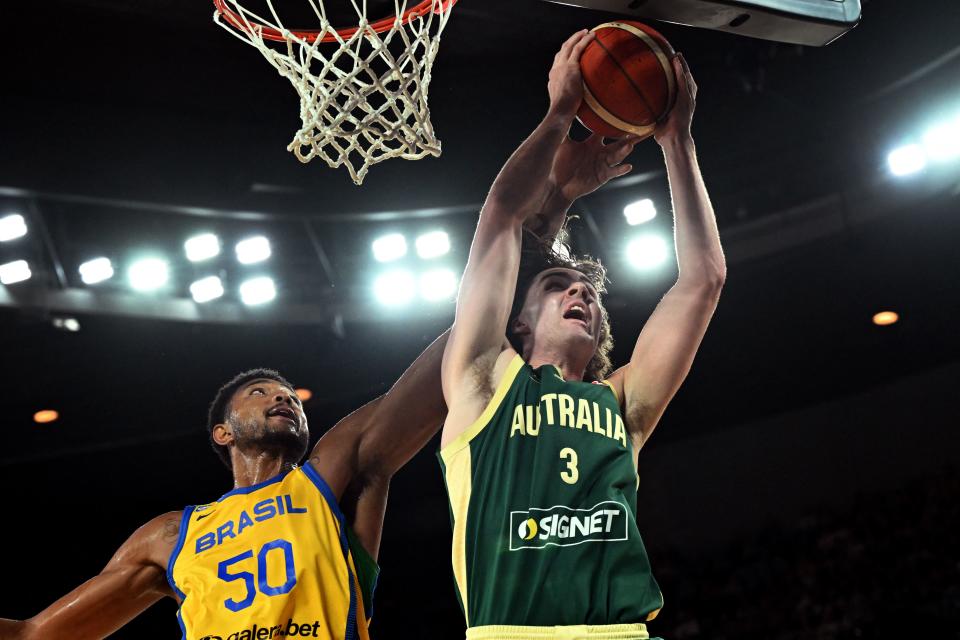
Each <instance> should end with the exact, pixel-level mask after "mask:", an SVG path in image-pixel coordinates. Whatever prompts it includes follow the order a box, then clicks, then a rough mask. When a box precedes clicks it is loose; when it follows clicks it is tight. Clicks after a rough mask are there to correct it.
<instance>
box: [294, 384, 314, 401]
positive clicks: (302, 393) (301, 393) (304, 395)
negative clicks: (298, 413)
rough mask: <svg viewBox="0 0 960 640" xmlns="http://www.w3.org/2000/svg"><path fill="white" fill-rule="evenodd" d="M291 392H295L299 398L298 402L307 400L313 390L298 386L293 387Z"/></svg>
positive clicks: (311, 395)
mask: <svg viewBox="0 0 960 640" xmlns="http://www.w3.org/2000/svg"><path fill="white" fill-rule="evenodd" d="M293 392H294V393H295V394H297V397H298V398H300V402H307V401H308V400H310V398H312V397H313V391H310V389H307V388H305V387H300V388H299V389H294V390H293Z"/></svg>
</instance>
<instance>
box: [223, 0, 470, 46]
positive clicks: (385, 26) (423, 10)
mask: <svg viewBox="0 0 960 640" xmlns="http://www.w3.org/2000/svg"><path fill="white" fill-rule="evenodd" d="M456 3H457V0H443V2H441V4H440V6H439V7H438V8H437V9H436V13H443V12H445V11H447V10H449V9H450V7H452V6H453V5H455V4H456ZM433 4H434V0H423V2H421V3H420V4H418V5H417V6H415V7H413V8H412V9H407V10H406V11H405V12H404V13H403V15H401V16H400V22H401V23H402V24H407V23H409V22H412V21H414V20H416V19H417V18H419V17H420V16H423V15H426V14H428V13H430V11H432V10H433V9H432V7H433ZM213 6H215V7H216V8H217V12H218V13H219V14H220V15H222V16H223V17H224V19H225V20H226V21H227V22H229V23H230V25H231V26H232V27H233V28H235V29H237V30H238V31H242V32H244V33H248V25H249V26H252V27H254V28H256V29H259V31H260V37H262V38H263V39H264V40H272V41H274V42H286V41H287V38H286V37H284V35H283V34H282V33H281V32H280V31H278V30H277V29H274V28H273V27H267V26H264V25H262V24H260V23H258V22H254V21H252V20H245V19H244V18H243V17H242V16H240V15H239V14H238V13H236V12H235V11H233V10H232V9H230V8H229V7H227V5H226V0H213ZM395 23H396V18H395V17H393V16H391V17H388V18H383V19H381V20H377V21H376V22H371V23H370V24H369V25H368V27H367V28H368V29H370V30H372V31H374V32H375V33H383V32H384V31H389V30H390V29H391V28H393V25H394V24H395ZM359 30H360V27H348V28H346V29H334V31H336V33H337V35H339V36H340V38H341V39H343V40H347V39H349V38H351V37H353V35H354V34H355V33H356V32H357V31H359ZM288 33H290V34H292V35H293V36H295V37H296V38H298V39H300V40H306V41H307V42H310V43H313V42H316V41H317V38H319V37H320V34H321V32H320V31H297V30H289V31H288ZM337 41H338V40H337V37H336V36H334V35H333V34H332V33H327V35H325V36H323V37H322V38H320V42H337Z"/></svg>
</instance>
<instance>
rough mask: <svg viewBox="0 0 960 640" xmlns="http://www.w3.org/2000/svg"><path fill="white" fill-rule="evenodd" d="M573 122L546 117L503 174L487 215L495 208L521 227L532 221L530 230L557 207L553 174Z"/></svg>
mask: <svg viewBox="0 0 960 640" xmlns="http://www.w3.org/2000/svg"><path fill="white" fill-rule="evenodd" d="M571 122H572V118H571V117H570V116H568V115H565V114H561V113H557V112H556V111H554V110H551V111H549V112H548V113H547V115H546V117H545V118H544V119H543V121H541V122H540V124H539V125H538V126H537V128H536V129H534V131H533V133H531V134H530V136H529V137H528V138H527V139H526V140H524V142H523V144H521V145H520V146H519V147H518V148H517V150H516V151H514V152H513V155H511V156H510V159H509V160H507V163H506V164H505V165H504V166H503V168H502V169H501V170H500V173H499V174H498V175H497V179H496V180H494V182H493V186H492V187H491V188H490V193H489V194H488V195H487V200H486V202H485V203H484V211H485V212H486V211H488V210H489V209H491V208H494V207H495V208H496V209H497V210H498V211H500V212H501V213H503V214H505V215H508V216H510V217H511V218H513V219H514V220H516V221H517V222H518V224H522V223H524V222H526V221H528V220H530V221H531V222H530V224H529V225H528V226H531V227H533V226H535V225H536V221H535V220H533V219H535V218H537V217H540V216H541V215H542V214H543V213H545V212H547V208H548V207H552V206H556V202H555V201H554V197H555V196H556V195H557V194H556V191H557V190H556V187H555V185H553V184H552V183H551V181H550V170H551V168H552V166H553V159H554V157H555V156H556V154H557V149H559V148H560V145H561V144H562V143H563V140H564V139H565V138H566V136H567V132H568V131H569V129H570V124H571ZM566 206H567V207H569V203H568V204H567V205H566Z"/></svg>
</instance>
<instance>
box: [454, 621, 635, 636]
mask: <svg viewBox="0 0 960 640" xmlns="http://www.w3.org/2000/svg"><path fill="white" fill-rule="evenodd" d="M649 638H650V634H649V633H647V625H645V624H642V623H637V624H597V625H587V624H579V625H573V626H569V627H515V626H510V625H490V626H484V627H471V628H470V629H467V640H649Z"/></svg>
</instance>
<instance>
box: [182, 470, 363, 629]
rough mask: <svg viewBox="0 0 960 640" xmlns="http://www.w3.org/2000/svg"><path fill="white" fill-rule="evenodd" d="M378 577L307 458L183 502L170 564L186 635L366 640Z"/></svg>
mask: <svg viewBox="0 0 960 640" xmlns="http://www.w3.org/2000/svg"><path fill="white" fill-rule="evenodd" d="M376 575H377V566H376V563H375V562H374V561H373V559H372V558H371V557H370V556H369V555H368V554H367V553H366V551H364V550H363V548H362V547H361V545H360V544H358V541H357V540H355V539H354V538H353V537H352V534H350V532H349V529H348V527H347V525H346V522H345V520H344V516H343V513H341V511H340V507H339V506H338V504H337V501H336V499H335V497H334V495H333V493H332V491H331V490H330V487H328V486H327V483H326V482H325V481H324V480H323V478H321V477H320V474H318V473H317V472H316V471H315V470H314V469H313V467H312V466H310V465H309V464H308V465H306V466H304V467H294V468H293V470H290V471H286V472H284V473H281V474H280V475H278V476H275V477H273V478H271V479H270V480H267V481H265V482H261V483H259V484H256V485H253V486H250V487H243V488H240V489H234V490H233V491H230V492H228V493H226V494H224V496H223V497H222V498H220V499H219V500H218V501H216V502H212V503H210V504H205V505H201V506H195V507H187V508H186V509H184V512H183V519H182V520H181V522H180V536H179V538H178V540H177V543H176V546H175V547H174V550H173V553H172V554H171V556H170V562H169V564H168V566H167V579H168V580H169V582H170V586H171V587H173V590H174V592H175V593H176V594H177V595H178V596H179V598H180V609H179V611H178V612H177V617H178V619H179V621H180V628H181V629H182V631H183V640H264V639H266V638H283V637H301V638H337V639H345V640H346V639H361V640H365V639H367V638H368V635H367V623H368V617H367V614H368V612H370V610H371V598H372V595H373V586H374V583H375V581H376ZM361 585H365V587H361Z"/></svg>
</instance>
